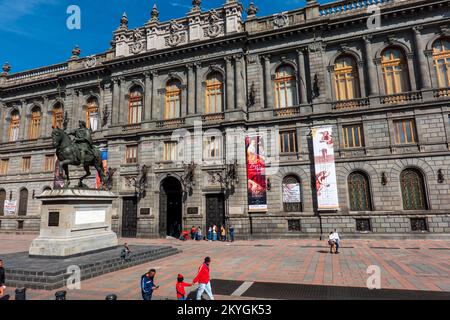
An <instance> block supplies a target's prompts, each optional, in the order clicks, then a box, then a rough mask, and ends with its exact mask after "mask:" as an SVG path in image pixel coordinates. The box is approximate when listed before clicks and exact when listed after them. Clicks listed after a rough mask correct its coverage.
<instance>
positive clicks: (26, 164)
mask: <svg viewBox="0 0 450 320" xmlns="http://www.w3.org/2000/svg"><path fill="white" fill-rule="evenodd" d="M30 169H31V157H23V158H22V172H23V173H28V172H30Z"/></svg>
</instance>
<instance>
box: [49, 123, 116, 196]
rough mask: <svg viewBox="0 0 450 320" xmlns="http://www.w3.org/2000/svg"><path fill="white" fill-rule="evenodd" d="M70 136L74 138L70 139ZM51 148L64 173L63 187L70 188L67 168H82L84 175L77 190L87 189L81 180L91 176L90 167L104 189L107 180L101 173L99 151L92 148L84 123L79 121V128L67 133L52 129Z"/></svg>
mask: <svg viewBox="0 0 450 320" xmlns="http://www.w3.org/2000/svg"><path fill="white" fill-rule="evenodd" d="M71 136H73V137H74V138H73V139H72V138H71ZM52 141H53V147H55V148H56V156H57V158H58V160H59V163H60V166H61V168H62V169H63V170H64V173H65V177H64V178H65V184H64V185H65V187H66V188H68V187H69V186H70V176H69V166H77V167H82V168H83V169H84V171H85V172H86V174H85V175H84V176H82V177H81V178H80V180H79V182H78V188H82V189H87V188H88V186H86V185H85V184H84V183H83V180H84V179H86V178H88V177H89V176H90V175H91V171H90V167H95V169H96V170H97V173H98V175H99V177H100V179H101V182H102V187H103V188H105V187H106V183H107V179H106V176H105V173H104V172H103V165H102V157H101V152H100V149H99V148H97V147H96V146H94V143H93V141H92V137H91V130H90V129H88V128H87V127H86V122H84V121H79V128H77V129H75V130H72V131H70V132H69V133H67V132H66V131H65V130H64V129H61V128H53V132H52Z"/></svg>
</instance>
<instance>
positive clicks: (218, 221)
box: [206, 194, 225, 230]
mask: <svg viewBox="0 0 450 320" xmlns="http://www.w3.org/2000/svg"><path fill="white" fill-rule="evenodd" d="M213 224H214V225H216V226H217V228H218V230H220V226H222V225H225V197H224V195H223V194H210V195H207V196H206V230H208V228H209V226H211V225H213Z"/></svg>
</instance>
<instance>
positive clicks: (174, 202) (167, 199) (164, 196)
mask: <svg viewBox="0 0 450 320" xmlns="http://www.w3.org/2000/svg"><path fill="white" fill-rule="evenodd" d="M182 198H183V190H182V187H181V183H180V181H178V180H177V179H175V178H174V177H168V178H166V179H165V180H164V181H163V182H162V183H161V189H160V194H159V234H160V236H161V237H165V236H171V237H176V238H178V237H179V236H180V232H181V230H182V225H183V221H182V217H183V213H182V212H183V200H182Z"/></svg>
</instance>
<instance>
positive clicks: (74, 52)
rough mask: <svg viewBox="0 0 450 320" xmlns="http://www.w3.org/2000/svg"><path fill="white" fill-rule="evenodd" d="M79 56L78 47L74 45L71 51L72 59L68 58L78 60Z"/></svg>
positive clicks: (79, 50)
mask: <svg viewBox="0 0 450 320" xmlns="http://www.w3.org/2000/svg"><path fill="white" fill-rule="evenodd" d="M80 54H81V49H80V46H79V45H76V46H75V47H73V49H72V57H70V60H76V59H78V58H80Z"/></svg>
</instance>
